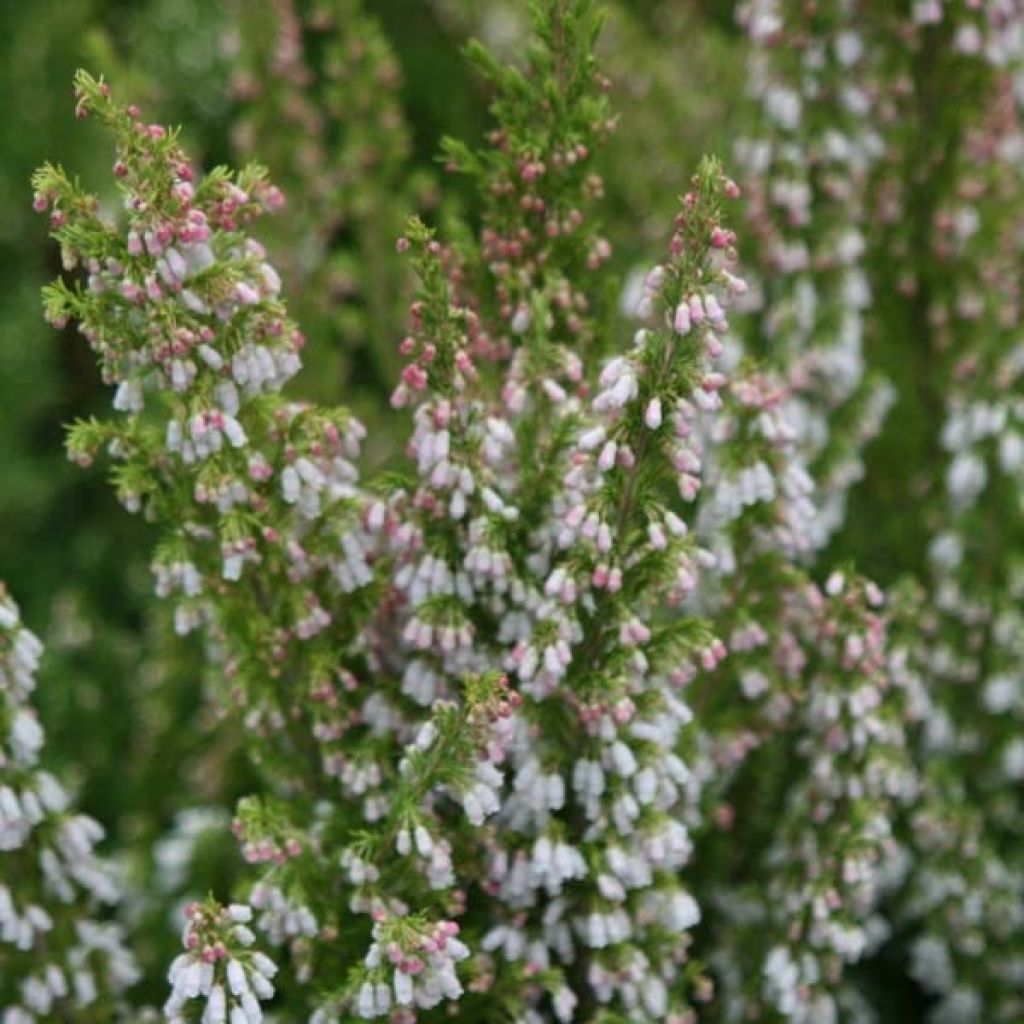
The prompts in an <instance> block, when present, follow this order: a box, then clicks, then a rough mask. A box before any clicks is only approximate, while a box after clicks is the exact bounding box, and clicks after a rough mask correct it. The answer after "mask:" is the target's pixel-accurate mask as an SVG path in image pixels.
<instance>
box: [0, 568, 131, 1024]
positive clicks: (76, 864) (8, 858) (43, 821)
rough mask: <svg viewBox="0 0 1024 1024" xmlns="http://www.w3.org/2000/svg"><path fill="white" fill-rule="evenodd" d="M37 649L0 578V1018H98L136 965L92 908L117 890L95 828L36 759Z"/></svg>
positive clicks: (17, 1022)
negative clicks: (97, 848) (34, 695)
mask: <svg viewBox="0 0 1024 1024" xmlns="http://www.w3.org/2000/svg"><path fill="white" fill-rule="evenodd" d="M41 655H42V645H41V644H40V643H39V641H38V640H37V639H36V637H35V636H34V635H33V634H32V633H30V632H29V631H28V630H27V629H26V628H25V627H24V626H23V625H22V624H21V621H20V617H19V613H18V608H17V606H16V605H15V604H14V602H13V601H12V600H11V598H10V597H9V596H8V594H7V591H6V589H5V588H4V587H3V585H2V584H0V1000H2V1005H3V1008H4V1021H5V1022H9V1024H33V1022H35V1021H39V1022H40V1024H42V1022H43V1021H68V1022H71V1021H82V1022H83V1024H89V1022H96V1024H99V1022H101V1021H109V1020H111V1019H112V1017H113V1015H114V1014H115V1012H116V1010H117V1008H118V1006H119V1005H120V1000H121V997H122V994H123V992H124V990H125V989H126V988H128V987H130V986H131V985H133V984H134V983H135V982H136V981H137V980H138V970H137V968H136V966H135V962H134V960H133V958H132V957H131V955H130V954H129V953H128V951H127V950H126V949H125V947H124V945H123V935H122V933H121V930H120V928H119V927H118V926H117V925H115V924H112V923H109V922H105V921H104V920H103V918H102V916H101V914H102V911H101V910H100V908H101V906H102V905H104V904H107V905H110V904H113V903H115V902H116V901H117V899H118V897H119V893H118V887H117V885H116V884H115V881H114V876H113V872H112V871H111V869H110V867H109V866H108V865H107V864H105V863H104V862H103V861H102V860H101V859H100V858H99V857H98V856H97V854H96V852H95V850H94V846H95V844H96V843H97V842H98V841H99V840H101V839H102V838H103V829H102V828H101V827H100V825H99V824H98V823H97V822H96V821H94V820H93V819H92V818H90V817H88V816H86V815H84V814H77V813H75V811H74V810H73V808H72V807H71V804H70V799H69V797H68V794H67V793H66V792H65V790H64V788H63V786H61V784H60V783H59V782H58V781H57V779H56V778H54V776H53V775H51V774H50V773H49V772H47V771H45V770H43V769H42V768H41V767H40V765H39V757H40V752H41V750H42V746H43V730H42V727H41V726H40V725H39V722H38V721H37V717H36V711H35V708H34V707H33V706H32V704H31V701H30V698H31V695H32V691H33V689H34V687H35V673H36V669H37V667H38V664H39V659H40V656H41Z"/></svg>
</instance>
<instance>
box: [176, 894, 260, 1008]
mask: <svg viewBox="0 0 1024 1024" xmlns="http://www.w3.org/2000/svg"><path fill="white" fill-rule="evenodd" d="M251 920H252V909H251V908H250V907H247V906H245V905H243V904H238V903H234V904H232V905H231V906H229V907H221V906H219V905H218V904H216V903H214V902H213V901H210V900H208V901H206V902H205V903H202V904H199V903H190V904H189V905H188V907H186V908H185V926H184V931H183V933H182V937H181V942H182V945H183V946H184V947H185V950H186V952H184V953H181V954H179V955H178V956H177V957H176V958H175V959H174V961H173V963H172V964H171V967H170V971H169V972H168V980H169V981H170V983H171V995H170V997H169V998H168V1000H167V1002H166V1003H165V1004H164V1015H165V1017H166V1019H167V1020H168V1021H170V1022H173V1024H183V1022H184V1021H187V1020H191V1019H196V1018H194V1017H193V1016H192V1013H191V1012H190V1009H189V1007H190V1005H191V1004H193V1003H194V1002H195V1001H196V1000H199V1001H201V1003H202V1005H203V1010H202V1017H201V1019H202V1021H203V1022H204V1024H262V1021H263V1010H262V1008H261V1006H260V1003H261V1002H264V1001H266V1000H268V999H270V998H271V997H272V996H273V994H274V985H273V983H272V982H271V978H273V977H274V975H275V974H276V973H277V967H276V966H275V965H274V963H273V961H272V960H271V959H270V958H269V957H267V956H266V955H264V954H263V953H260V952H259V951H253V950H251V949H250V947H251V946H252V944H253V942H254V941H255V936H254V935H253V933H252V931H251V930H250V929H249V927H248V922H249V921H251Z"/></svg>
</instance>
